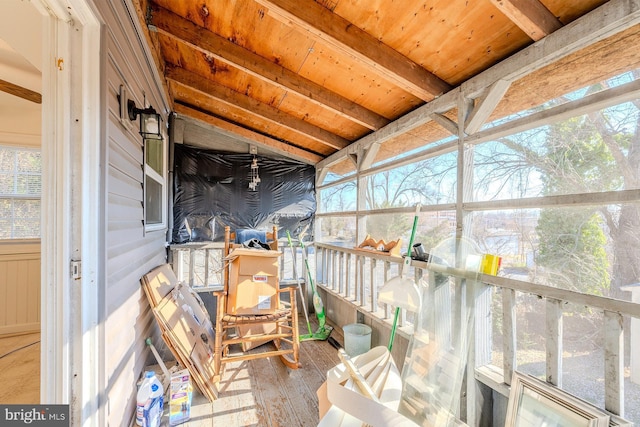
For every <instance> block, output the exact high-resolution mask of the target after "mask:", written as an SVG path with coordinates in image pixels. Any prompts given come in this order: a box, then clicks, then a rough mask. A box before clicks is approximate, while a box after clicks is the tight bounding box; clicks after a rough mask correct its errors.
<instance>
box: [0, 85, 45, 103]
mask: <svg viewBox="0 0 640 427" xmlns="http://www.w3.org/2000/svg"><path fill="white" fill-rule="evenodd" d="M0 92H6V93H8V94H10V95H13V96H17V97H18V98H22V99H26V100H27V101H31V102H35V103H36V104H42V95H41V94H39V93H38V92H34V91H32V90H31V89H27V88H26V87H22V86H18V85H16V84H13V83H10V82H8V81H5V80H0Z"/></svg>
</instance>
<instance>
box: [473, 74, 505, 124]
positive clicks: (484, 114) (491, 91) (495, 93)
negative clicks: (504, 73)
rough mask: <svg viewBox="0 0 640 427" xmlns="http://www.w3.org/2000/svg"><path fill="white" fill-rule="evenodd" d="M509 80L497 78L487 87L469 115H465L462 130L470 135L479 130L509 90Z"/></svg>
mask: <svg viewBox="0 0 640 427" xmlns="http://www.w3.org/2000/svg"><path fill="white" fill-rule="evenodd" d="M510 86H511V82H508V81H506V80H498V81H497V82H495V83H494V84H492V85H491V86H489V88H488V89H487V93H485V94H484V95H483V96H482V97H481V98H480V99H479V100H478V103H477V104H476V105H475V106H474V108H473V109H472V111H471V113H470V114H469V117H467V120H466V124H465V128H464V132H465V133H466V134H467V135H471V134H473V133H476V132H478V131H479V130H480V128H481V127H482V126H483V125H484V124H485V123H486V121H487V120H488V119H489V116H491V113H493V111H494V110H495V109H496V107H497V105H498V103H499V102H500V101H501V100H502V98H503V97H504V95H505V94H506V93H507V90H509V87H510Z"/></svg>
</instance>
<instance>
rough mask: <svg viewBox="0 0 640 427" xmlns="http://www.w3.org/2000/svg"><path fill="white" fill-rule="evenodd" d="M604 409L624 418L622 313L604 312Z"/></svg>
mask: <svg viewBox="0 0 640 427" xmlns="http://www.w3.org/2000/svg"><path fill="white" fill-rule="evenodd" d="M603 327H604V393H605V395H604V407H605V409H606V410H607V411H609V412H612V413H614V414H616V415H620V416H621V417H624V370H623V369H624V363H623V362H624V327H623V318H622V315H621V314H620V313H615V312H613V311H608V310H605V312H604V322H603Z"/></svg>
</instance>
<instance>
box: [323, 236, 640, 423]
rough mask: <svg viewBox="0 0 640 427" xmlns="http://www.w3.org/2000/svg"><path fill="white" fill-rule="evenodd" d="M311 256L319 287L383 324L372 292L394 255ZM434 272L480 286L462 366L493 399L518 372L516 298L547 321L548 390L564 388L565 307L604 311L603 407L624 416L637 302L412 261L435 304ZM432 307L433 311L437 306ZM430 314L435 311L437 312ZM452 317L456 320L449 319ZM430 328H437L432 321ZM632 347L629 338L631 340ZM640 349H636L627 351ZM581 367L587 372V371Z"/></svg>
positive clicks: (405, 320) (340, 251)
mask: <svg viewBox="0 0 640 427" xmlns="http://www.w3.org/2000/svg"><path fill="white" fill-rule="evenodd" d="M315 247H316V251H317V253H316V257H317V266H318V271H317V281H318V285H319V286H321V287H325V288H327V289H328V290H330V291H331V292H332V293H334V294H337V295H339V296H341V297H342V298H344V299H346V300H349V301H351V303H353V304H355V305H356V306H357V307H358V310H364V311H367V312H369V313H370V314H371V315H373V316H378V317H380V318H382V319H388V318H389V316H390V314H391V308H390V307H386V306H384V305H379V304H378V301H377V291H378V288H379V287H380V286H382V284H383V283H385V282H386V281H387V280H388V279H389V278H390V277H393V276H394V275H397V274H398V271H399V270H398V268H399V266H400V264H401V263H402V259H401V258H399V257H389V256H385V255H384V254H377V253H372V252H369V251H362V250H358V249H352V248H344V247H340V246H335V245H330V244H325V243H316V244H315ZM436 273H438V274H441V275H446V276H449V277H450V278H451V279H452V280H454V282H457V283H461V282H464V281H465V280H473V281H475V282H479V283H480V284H481V286H480V289H479V290H477V291H476V292H475V293H474V294H473V297H472V298H473V299H474V302H473V303H472V304H470V305H469V306H470V307H471V309H472V310H474V314H475V322H474V323H473V327H472V329H473V336H472V337H471V343H470V344H471V351H470V352H469V354H470V356H469V360H468V366H469V367H470V368H471V370H468V371H467V375H471V376H473V377H475V378H476V379H477V380H478V381H480V382H481V383H483V384H485V385H487V386H489V387H491V388H492V389H494V390H496V391H498V392H499V393H501V394H503V395H505V396H508V392H509V384H510V381H511V376H512V374H513V371H514V370H515V369H517V367H518V365H517V362H516V355H517V352H518V348H517V345H516V331H517V328H518V326H517V320H516V298H517V297H518V296H520V295H521V294H531V295H535V296H537V297H538V298H541V299H543V300H544V304H545V307H546V308H545V310H546V316H545V319H546V320H545V326H544V330H545V341H546V361H545V365H546V380H547V381H548V382H549V383H551V384H554V385H557V386H559V387H562V379H563V369H562V364H563V357H562V355H563V350H564V349H563V307H564V306H565V305H566V304H567V303H571V304H576V305H578V306H581V307H586V308H587V309H589V310H592V311H598V312H601V313H602V316H601V319H602V324H601V325H600V328H601V331H602V333H603V335H604V340H603V343H604V344H603V345H604V352H603V357H604V389H605V396H604V406H605V409H606V410H608V411H609V412H611V413H613V414H616V415H620V416H624V412H625V411H624V339H623V337H624V332H625V330H624V328H625V325H627V324H628V323H629V322H626V320H627V319H629V318H633V319H640V304H638V303H634V302H630V301H623V300H618V299H612V298H606V297H600V296H595V295H589V294H584V293H580V292H575V291H570V290H564V289H559V288H554V287H550V286H544V285H539V284H536V283H531V282H527V281H522V280H516V279H512V278H508V277H501V276H492V275H486V274H478V273H475V272H469V271H465V270H461V269H457V268H451V267H445V266H442V265H436V264H430V263H429V264H428V263H426V262H420V261H415V260H414V261H412V263H411V271H410V272H405V274H411V275H413V277H415V279H416V281H418V280H419V279H421V278H424V279H425V280H424V281H423V282H424V283H426V285H427V286H429V287H430V288H432V289H430V290H429V292H430V294H431V295H432V296H433V297H434V298H443V297H444V298H447V296H446V295H445V294H442V295H440V296H438V295H437V294H436V292H437V290H436V289H435V287H436V286H435V282H434V280H433V277H434V276H435V275H436ZM494 292H499V293H500V295H501V297H502V298H501V299H502V304H501V306H499V307H498V308H497V312H496V307H495V305H494V307H493V312H492V305H491V302H492V295H491V294H492V293H494ZM465 297H466V298H468V297H469V294H468V293H464V292H457V293H456V295H454V296H453V298H456V299H458V301H452V302H451V304H452V306H457V307H460V306H461V305H462V304H465V302H462V301H460V300H463V299H464V298H465ZM437 306H438V304H436V305H435V307H437ZM434 311H438V310H437V308H436V309H435V310H434ZM428 315H430V316H440V315H442V316H450V315H451V313H450V312H448V311H442V312H441V313H439V314H436V313H430V314H428ZM453 316H454V317H455V314H453ZM491 316H500V318H501V319H502V338H503V345H502V356H503V357H502V360H503V362H502V366H500V367H497V369H496V368H495V367H493V368H491V367H490V366H489V365H490V362H491V353H492V343H491V340H492V336H491V330H492V320H491ZM400 321H401V324H403V325H405V326H409V327H410V326H411V325H410V323H411V314H408V313H402V315H401V317H400ZM447 322H448V323H445V322H440V324H447V325H450V326H447V327H448V328H451V329H450V331H456V328H458V327H461V326H463V325H460V324H456V323H455V318H454V319H450V320H448V321H447ZM434 323H436V324H437V323H438V322H437V321H436V319H435V317H434ZM632 342H633V340H632ZM632 350H635V351H640V349H632ZM585 369H590V368H589V367H585ZM474 388H475V387H468V388H467V393H468V399H471V400H473V399H474V398H475V397H474V396H475V395H474ZM474 406H475V405H467V411H471V412H467V414H466V415H467V416H466V419H467V423H468V424H469V425H475V421H474V420H477V417H478V416H479V415H478V414H475V413H473V411H474V409H473V407H474Z"/></svg>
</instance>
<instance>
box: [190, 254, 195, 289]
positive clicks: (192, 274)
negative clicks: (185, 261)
mask: <svg viewBox="0 0 640 427" xmlns="http://www.w3.org/2000/svg"><path fill="white" fill-rule="evenodd" d="M195 264H196V251H195V249H189V286H192V287H193V284H194V283H195V276H196V275H195Z"/></svg>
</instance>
